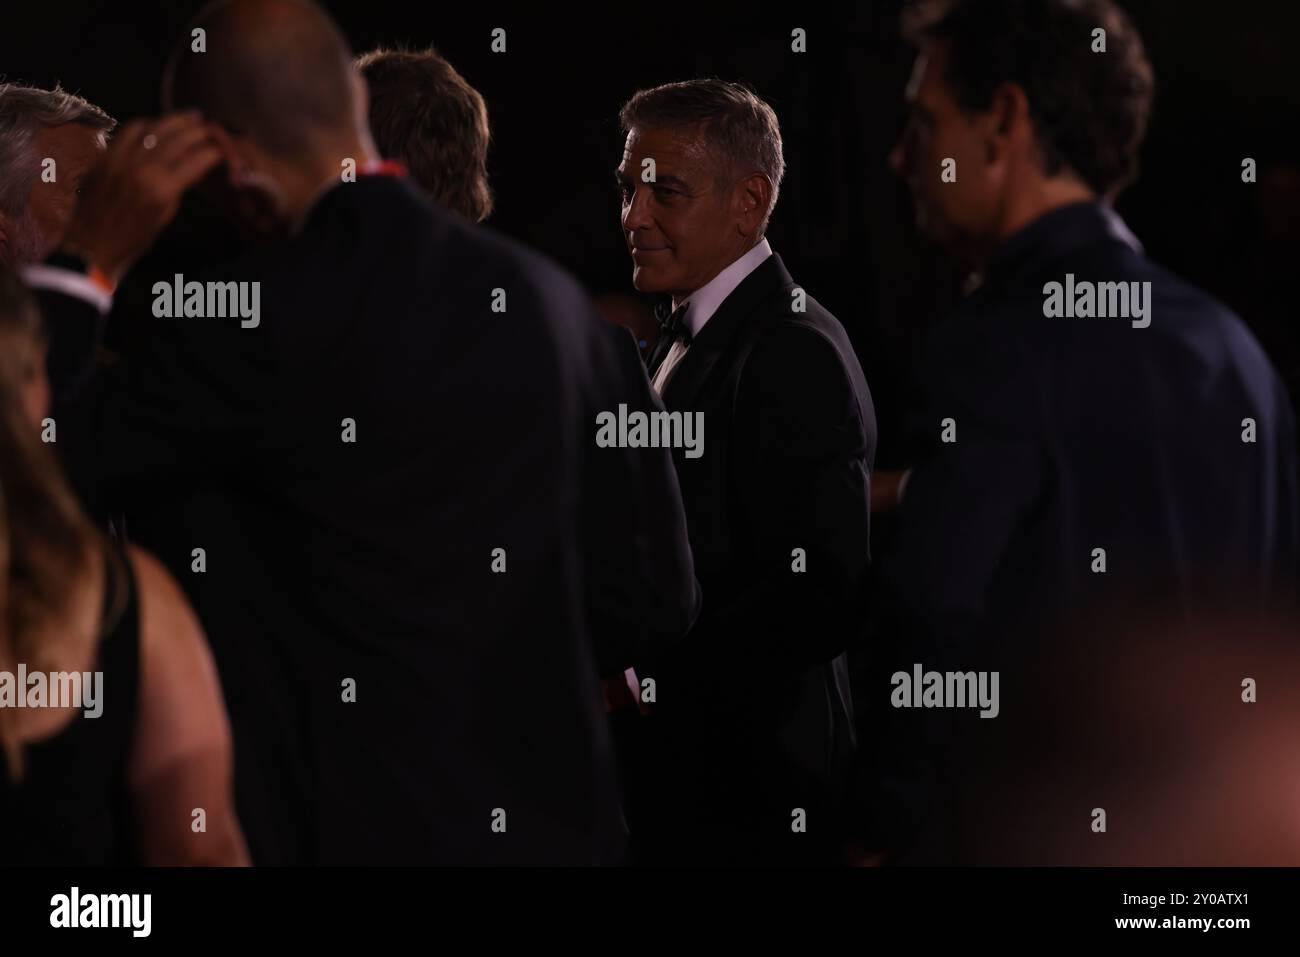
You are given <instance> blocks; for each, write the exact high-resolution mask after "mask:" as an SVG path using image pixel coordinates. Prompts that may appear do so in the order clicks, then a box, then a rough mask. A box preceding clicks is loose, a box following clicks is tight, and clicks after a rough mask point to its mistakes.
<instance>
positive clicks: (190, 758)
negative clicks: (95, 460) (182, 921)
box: [0, 266, 248, 865]
mask: <svg viewBox="0 0 1300 957" xmlns="http://www.w3.org/2000/svg"><path fill="white" fill-rule="evenodd" d="M40 326H41V323H40V318H39V315H38V313H37V311H36V305H35V302H34V301H33V299H32V297H31V295H30V294H29V293H28V292H27V290H26V289H24V288H23V287H22V285H21V284H20V283H19V282H18V279H17V277H16V276H15V275H14V274H13V273H12V272H10V271H9V270H8V269H6V268H4V267H3V266H0V745H3V750H4V758H5V761H4V763H3V764H0V865H14V864H24V865H54V864H63V865H102V864H119V865H120V864H131V863H143V864H166V865H194V864H225V865H231V864H244V863H247V861H248V852H247V850H246V849H245V848H244V842H243V838H242V836H241V834H240V831H239V825H238V823H237V822H236V820H235V816H234V801H233V797H234V795H233V793H232V788H231V753H230V728H229V725H228V724H227V721H226V713H225V708H224V707H223V705H222V701H221V689H220V687H219V685H218V683H217V672H216V669H215V668H214V667H213V663H212V656H211V654H210V653H209V651H208V648H207V645H206V644H205V643H204V640H203V633H202V631H200V629H199V626H198V622H197V621H195V618H194V613H193V612H192V611H191V610H190V608H189V606H188V605H187V604H186V602H185V599H184V598H183V597H182V595H181V592H180V589H179V588H177V587H176V583H175V582H174V581H173V580H172V578H171V576H169V575H168V574H167V573H166V572H165V571H164V570H163V569H162V567H161V566H160V565H159V564H158V563H157V562H156V561H155V560H154V559H152V558H150V557H149V556H148V555H146V554H144V553H143V552H141V551H139V550H138V549H134V548H132V549H128V550H125V551H124V550H122V549H121V548H119V547H118V546H116V545H114V544H112V543H110V542H109V541H108V540H107V539H105V538H104V537H102V536H101V535H100V534H99V532H97V531H96V529H95V528H94V526H93V525H91V524H90V522H89V521H87V519H86V518H85V517H84V516H83V515H82V513H81V511H80V509H79V508H78V507H77V504H76V500H75V499H74V498H73V495H72V492H71V491H70V490H69V488H68V486H67V484H66V482H65V481H64V479H63V476H62V475H61V474H60V471H59V467H58V463H57V462H56V460H55V458H54V455H53V451H52V449H51V448H50V446H49V445H48V444H47V443H45V442H43V441H42V439H41V435H42V432H45V433H46V434H47V435H48V432H49V429H50V428H51V425H50V423H51V421H52V420H50V419H47V418H46V414H47V406H48V402H49V394H50V389H49V384H48V382H47V381H46V377H45V355H44V352H45V346H44V342H43V340H42V338H41V332H40ZM195 808H202V809H203V820H202V824H203V827H202V828H195V826H194V825H195V823H196V821H197V818H196V817H195V816H194V809H195Z"/></svg>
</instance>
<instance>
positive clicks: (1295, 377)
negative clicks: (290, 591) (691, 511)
mask: <svg viewBox="0 0 1300 957" xmlns="http://www.w3.org/2000/svg"><path fill="white" fill-rule="evenodd" d="M201 5H202V4H201V2H199V0H109V2H87V0H79V2H78V0H63V2H59V3H55V4H49V5H47V6H45V7H44V8H36V9H31V8H30V7H29V8H24V9H20V8H17V7H11V8H10V9H8V10H6V13H5V21H6V22H5V23H4V26H3V30H2V32H0V77H3V78H4V79H7V80H11V81H15V82H24V83H29V84H33V85H37V86H50V85H52V84H54V83H55V82H56V81H57V82H61V83H62V84H63V86H64V87H65V88H67V89H70V90H73V91H76V92H79V93H81V94H82V95H84V96H85V97H87V98H88V99H90V100H92V101H93V102H95V103H97V104H99V105H100V106H102V107H104V108H105V109H106V110H108V111H109V112H110V113H112V114H113V115H114V116H115V117H117V118H118V119H119V120H125V119H129V118H131V117H133V116H137V115H141V114H152V113H155V112H156V111H157V109H158V77H159V75H160V73H161V69H162V64H163V62H164V60H165V58H166V54H167V50H168V48H169V46H170V44H171V42H172V41H173V39H174V38H175V37H176V36H177V35H178V34H179V33H180V32H181V30H182V28H183V27H184V25H185V22H186V21H187V20H188V19H189V17H190V16H191V15H192V14H193V13H194V12H195V11H196V10H197V9H198V8H199V7H200V6H201ZM325 6H326V7H327V8H328V9H330V10H331V11H332V12H333V13H334V14H335V16H336V17H337V18H338V20H339V21H340V23H341V24H342V26H343V29H344V31H345V32H346V33H347V35H348V37H349V39H350V40H351V42H352V44H353V47H354V48H355V49H356V50H357V51H358V52H361V51H364V50H368V49H370V48H372V47H374V46H376V45H380V44H383V45H404V46H412V47H422V46H427V45H430V44H432V45H433V46H435V47H437V49H438V50H439V51H440V52H442V53H443V55H445V56H446V57H447V58H448V59H449V60H450V61H451V62H452V63H453V64H454V65H455V66H456V67H457V69H459V70H460V72H461V73H463V74H464V75H465V77H466V78H467V79H468V80H469V81H470V82H471V83H472V84H474V85H475V86H476V87H477V88H478V89H479V90H480V91H481V92H482V94H483V96H484V98H485V99H486V101H487V104H488V109H489V112H490V116H491V120H492V129H493V138H494V141H493V147H492V152H491V155H490V160H489V169H490V172H491V176H492V182H493V187H494V190H495V192H496V197H497V211H496V213H495V214H494V215H493V216H492V218H491V219H490V220H489V225H490V226H492V227H493V228H495V229H498V230H501V231H503V232H505V233H508V234H510V235H512V236H514V237H516V238H519V239H521V240H523V241H524V242H527V243H528V244H530V245H532V246H534V247H536V248H538V249H540V250H542V251H544V252H545V253H547V254H548V255H550V256H551V257H553V258H555V259H556V260H558V261H559V262H560V263H562V264H563V265H564V266H566V267H567V268H568V269H570V270H571V271H573V272H575V273H576V274H577V275H578V276H579V277H580V278H581V279H582V280H583V282H584V283H585V284H586V285H587V287H588V288H589V289H590V290H591V292H592V293H593V294H600V293H609V292H622V293H630V292H632V288H631V282H630V268H629V262H628V259H627V254H626V251H625V249H624V247H623V241H622V237H621V234H620V231H619V225H618V203H617V201H616V198H615V194H614V189H613V169H614V167H615V166H616V165H617V164H618V161H619V158H620V155H621V142H622V138H621V135H620V133H619V130H618V125H617V119H616V117H617V113H618V108H619V106H620V104H621V103H622V102H623V101H624V100H625V99H627V97H628V96H630V95H631V94H632V93H633V92H634V91H635V90H636V89H638V88H640V87H644V86H650V85H654V84H657V83H661V82H665V81H668V80H676V79H684V78H689V77H692V76H708V75H713V76H720V77H723V78H726V79H732V80H741V81H745V82H748V83H750V84H751V85H752V86H753V87H754V88H755V89H756V90H757V91H758V93H759V94H760V95H762V96H763V97H764V98H766V99H767V100H768V101H769V102H770V103H771V104H772V106H773V107H774V108H775V110H776V112H777V115H778V117H779V118H780V121H781V126H782V132H783V136H784V142H785V156H786V163H787V167H788V170H787V174H786V180H785V182H784V184H783V186H782V190H781V197H780V202H779V205H778V207H777V210H776V213H775V215H774V217H773V220H772V225H771V229H770V231H769V237H770V238H771V240H772V244H773V247H774V248H775V249H776V250H777V251H778V252H780V253H781V255H782V257H783V258H784V259H785V261H786V263H787V265H788V266H789V267H790V270H791V272H792V274H793V275H794V277H795V279H796V280H797V281H798V282H800V283H801V284H802V285H803V286H805V287H806V288H807V289H808V290H809V291H810V292H811V294H812V295H814V296H815V297H817V299H819V300H820V301H821V302H822V303H823V304H824V305H826V306H827V307H828V308H830V309H831V310H832V311H833V312H834V313H835V314H836V315H837V316H838V317H839V318H840V320H841V321H842V322H843V323H844V325H845V326H846V328H847V329H848V330H849V333H850V335H851V336H852V337H853V340H854V343H855V345H856V347H857V349H858V352H859V356H860V358H861V360H862V365H863V368H864V369H865V370H866V373H867V378H868V381H869V382H870V384H871V388H872V391H873V393H874V395H875V398H876V403H877V412H878V414H879V417H880V426H881V447H880V452H879V456H878V464H879V465H881V466H884V467H889V466H895V465H899V464H901V461H900V460H901V458H902V457H903V450H902V449H900V448H899V446H898V445H897V442H896V439H895V436H897V435H898V431H899V430H898V428H897V424H898V422H899V420H900V418H901V415H902V413H903V411H904V407H905V405H906V403H907V401H908V388H909V386H908V370H909V367H910V359H911V356H912V355H913V352H914V349H915V347H916V344H917V341H918V337H919V336H920V335H921V333H923V331H924V329H925V327H926V326H927V324H928V323H929V322H930V321H931V319H932V318H933V317H934V316H935V315H936V314H937V313H938V311H939V310H941V309H942V308H943V307H944V306H945V304H946V303H947V302H949V301H950V299H951V297H952V296H953V295H954V293H955V289H956V279H957V277H955V276H953V275H951V273H950V271H949V270H948V268H947V267H946V266H945V265H944V263H943V261H942V260H941V258H940V257H938V256H937V255H936V254H935V251H934V250H931V249H927V248H925V247H924V246H922V245H921V244H920V243H919V242H918V241H917V240H916V239H915V238H914V236H913V235H912V231H911V228H910V227H911V219H912V213H911V207H910V203H909V201H908V198H907V195H906V191H905V190H904V188H903V187H902V185H901V184H900V183H898V182H897V181H895V180H894V179H893V177H892V176H891V175H890V174H889V172H888V170H887V169H886V166H885V156H886V154H887V152H888V150H889V148H890V146H891V145H892V144H893V141H894V139H895V137H896V136H897V134H898V132H899V130H900V128H901V123H902V111H901V108H900V99H901V92H902V88H903V85H904V83H905V82H906V78H907V74H908V70H909V68H910V63H911V54H910V52H909V51H908V50H907V49H906V47H905V46H904V45H903V43H902V42H901V41H900V39H899V37H898V29H897V23H898V12H899V9H900V8H901V6H902V0H868V2H863V3H858V4H856V5H854V6H853V7H851V8H844V7H841V6H840V5H835V6H831V5H829V4H809V3H800V4H793V5H789V6H787V7H784V9H782V8H777V7H775V6H767V5H763V4H729V5H711V6H708V7H705V6H704V5H702V4H679V5H670V4H649V5H642V4H631V3H625V4H611V5H600V6H588V5H581V6H579V5H561V4H552V5H547V6H546V7H544V8H543V7H542V5H540V4H536V3H532V4H502V3H494V2H476V3H469V4H462V5H456V4H450V3H443V4H432V3H422V4H419V5H415V4H411V3H409V2H408V3H401V2H389V0H367V2H327V3H325ZM1124 6H1125V7H1126V8H1127V9H1128V10H1129V11H1130V13H1131V14H1132V15H1133V17H1134V19H1135V21H1136V22H1137V24H1138V26H1139V28H1140V29H1141V31H1142V34H1143V36H1144V39H1145V41H1146V45H1147V50H1148V55H1149V56H1150V58H1151V60H1152V63H1153V65H1154V67H1155V71H1156V77H1157V83H1158V92H1157V100H1156V107H1155V113H1154V116H1153V120H1152V126H1151V131H1150V135H1149V138H1148V143H1147V148H1146V150H1145V152H1144V160H1143V175H1142V177H1141V179H1140V180H1139V181H1138V183H1137V184H1136V185H1135V186H1134V187H1132V188H1131V189H1130V190H1129V191H1128V192H1127V193H1126V194H1125V195H1124V196H1123V197H1122V198H1121V200H1120V202H1119V204H1118V208H1119V210H1120V212H1121V213H1122V214H1123V215H1124V216H1125V217H1126V218H1127V219H1128V221H1129V224H1130V226H1131V227H1132V228H1133V230H1134V231H1135V232H1136V233H1137V235H1138V236H1139V237H1140V238H1141V239H1142V240H1143V241H1144V242H1145V243H1146V246H1147V249H1148V252H1149V253H1150V254H1151V255H1152V256H1153V257H1154V258H1155V259H1157V260H1158V261H1160V262H1162V263H1164V264H1166V265H1168V266H1170V267H1171V268H1173V269H1174V270H1175V271H1177V272H1180V273H1182V274H1184V275H1185V276H1187V277H1189V278H1190V279H1192V280H1193V281H1194V282H1196V283H1197V284H1198V285H1201V286H1203V287H1205V288H1207V289H1209V290H1210V291H1211V292H1213V293H1215V294H1216V295H1218V296H1219V297H1220V298H1222V299H1224V300H1226V301H1227V302H1228V303H1229V304H1230V305H1232V306H1233V307H1234V308H1236V309H1237V310H1238V311H1239V312H1240V313H1241V314H1242V315H1243V316H1244V317H1245V318H1246V320H1247V321H1248V322H1249V323H1250V324H1251V325H1252V327H1253V328H1254V329H1255V330H1256V333H1257V335H1259V337H1260V339H1261V341H1263V343H1264V344H1265V347H1266V348H1267V349H1268V350H1269V352H1270V354H1271V355H1272V356H1273V359H1274V362H1275V364H1276V365H1278V367H1279V369H1280V370H1281V371H1282V372H1283V375H1284V376H1285V377H1286V378H1287V379H1288V381H1289V383H1290V384H1291V387H1292V390H1293V395H1294V394H1297V393H1296V390H1297V389H1298V388H1300V316H1298V315H1297V313H1298V312H1300V307H1298V306H1297V296H1296V295H1295V294H1294V293H1293V292H1292V291H1291V287H1290V283H1291V280H1292V277H1293V275H1294V274H1295V272H1296V270H1297V266H1298V265H1300V260H1298V258H1297V256H1300V241H1298V240H1297V235H1298V233H1300V156H1298V155H1297V140H1298V139H1300V61H1298V59H1297V56H1296V53H1295V44H1296V38H1297V36H1298V35H1300V5H1297V4H1295V3H1291V2H1286V0H1236V2H1233V3H1222V2H1213V0H1146V2H1141V0H1134V2H1129V3H1125V4H1124ZM494 27H504V28H505V29H506V31H507V52H506V53H504V54H494V53H492V52H491V50H490V43H491V31H492V29H493V28H494ZM795 27H802V28H804V29H805V30H806V31H807V35H808V41H807V42H808V52H807V53H803V54H796V53H793V52H791V50H790V32H791V30H792V29H793V28H795ZM1247 156H1250V157H1254V158H1255V159H1256V160H1257V161H1258V162H1259V179H1260V181H1259V183H1257V184H1255V185H1247V184H1243V183H1242V181H1241V161H1242V159H1243V158H1244V157H1247ZM1104 374H1105V372H1104V370H1099V372H1098V375H1099V376H1104Z"/></svg>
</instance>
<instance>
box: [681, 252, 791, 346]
mask: <svg viewBox="0 0 1300 957" xmlns="http://www.w3.org/2000/svg"><path fill="white" fill-rule="evenodd" d="M771 255H772V247H771V246H769V245H768V242H767V240H766V239H763V240H761V241H760V242H759V244H758V245H757V246H755V247H754V248H753V249H751V250H750V251H749V252H747V253H745V255H743V256H741V257H740V258H739V259H737V260H736V261H735V262H734V263H732V264H731V265H730V266H728V267H727V268H726V269H724V270H722V272H720V273H718V274H717V275H716V276H714V277H713V278H712V279H710V280H709V281H708V282H707V283H705V284H704V285H703V286H701V287H700V288H699V289H697V290H695V292H693V293H691V294H690V295H689V296H687V297H686V298H685V299H683V300H682V301H681V302H679V303H678V304H677V305H678V307H681V306H682V305H685V306H686V325H687V328H689V329H690V330H691V335H692V336H698V335H699V334H700V330H701V329H703V328H704V324H705V323H706V322H708V321H709V320H710V319H712V318H713V314H714V313H715V312H717V311H718V307H719V306H721V305H722V303H723V301H724V300H725V299H726V298H727V297H728V296H730V295H731V294H732V293H733V292H735V291H736V287H737V286H739V285H740V284H741V283H742V282H744V281H745V277H746V276H748V275H749V274H750V273H752V272H753V271H754V270H755V269H757V268H758V267H759V266H761V265H762V264H763V263H764V262H765V261H766V260H767V258H768V257H769V256H771Z"/></svg>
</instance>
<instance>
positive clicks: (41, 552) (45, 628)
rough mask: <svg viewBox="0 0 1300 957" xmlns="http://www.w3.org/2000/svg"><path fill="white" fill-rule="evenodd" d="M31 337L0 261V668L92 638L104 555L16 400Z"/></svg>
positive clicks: (49, 659)
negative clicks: (97, 584)
mask: <svg viewBox="0 0 1300 957" xmlns="http://www.w3.org/2000/svg"><path fill="white" fill-rule="evenodd" d="M41 340H42V327H41V317H40V313H39V311H38V310H37V307H36V303H35V301H34V300H33V298H32V296H31V293H29V292H28V290H27V289H26V287H25V286H23V284H22V283H21V282H20V281H19V279H18V277H17V276H15V275H14V274H13V272H11V271H9V270H7V269H5V268H4V267H2V266H0V671H8V672H10V673H11V674H12V673H14V672H16V670H17V666H18V664H19V662H23V663H26V664H27V666H28V670H29V671H37V670H40V671H46V670H48V671H60V670H66V663H67V661H68V660H69V658H70V657H71V655H73V654H75V653H76V651H77V649H79V648H84V643H85V641H86V639H87V638H88V637H89V638H90V639H91V640H94V638H95V637H97V633H98V630H99V627H100V622H99V620H98V618H99V615H98V610H99V605H98V601H97V599H99V597H100V594H101V590H100V589H99V588H98V587H93V586H94V585H95V584H96V583H97V582H98V577H99V574H100V568H101V567H103V558H102V557H101V556H104V555H106V554H107V550H106V549H105V548H104V547H103V546H104V541H103V538H102V536H101V535H100V533H99V532H98V531H97V530H96V529H95V527H94V526H93V525H92V524H91V523H90V521H89V520H88V519H87V518H86V516H85V515H84V514H83V512H82V510H81V508H80V506H79V504H78V502H77V499H76V497H75V496H74V495H73V492H72V490H71V488H70V487H69V485H68V483H67V481H66V480H65V479H64V477H63V473H62V470H61V469H60V466H59V462H58V460H57V459H56V458H55V456H54V453H53V450H52V449H51V448H50V447H49V446H48V445H47V444H46V443H45V442H43V441H42V439H41V435H40V433H39V431H38V430H37V429H35V428H33V426H32V423H31V421H30V420H29V418H28V414H27V411H26V409H25V406H24V402H23V391H24V388H25V387H26V386H27V385H28V383H29V382H30V381H31V377H32V376H35V375H41V376H43V375H44V374H45V372H44V369H43V368H41V367H40V365H39V364H40V362H41V361H42V350H41V349H40V343H41ZM105 587H107V586H105ZM87 603H90V607H91V608H93V609H94V610H93V612H91V613H90V614H86V613H85V608H86V606H87ZM88 629H89V630H90V631H92V632H94V633H93V634H89V635H88V634H87V630H88ZM60 663H63V664H64V665H65V667H63V668H61V667H59V665H60ZM18 691H19V693H20V694H22V693H25V691H26V689H23V688H20V689H18ZM19 714H20V712H11V711H10V709H9V708H4V707H0V744H2V745H3V747H4V751H5V757H6V759H7V762H8V769H9V776H10V778H11V779H14V780H17V779H18V778H20V777H21V776H22V773H23V760H22V747H21V736H20V734H19V729H18V715H19Z"/></svg>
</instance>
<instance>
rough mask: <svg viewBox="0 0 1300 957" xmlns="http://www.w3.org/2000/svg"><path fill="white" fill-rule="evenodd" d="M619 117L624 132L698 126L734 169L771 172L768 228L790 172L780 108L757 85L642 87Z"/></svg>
mask: <svg viewBox="0 0 1300 957" xmlns="http://www.w3.org/2000/svg"><path fill="white" fill-rule="evenodd" d="M618 119H619V123H620V124H622V127H623V131H624V132H625V133H626V132H630V131H631V129H632V128H633V127H636V126H640V127H646V128H649V129H665V128H667V129H673V128H681V127H697V128H699V129H700V130H701V131H702V133H703V135H704V138H705V140H706V141H707V142H708V143H709V145H710V146H711V147H712V148H713V149H714V150H716V151H717V153H718V154H719V155H720V156H722V157H723V158H724V159H725V160H726V161H727V162H728V163H729V164H730V166H731V168H732V169H733V170H738V171H744V172H746V173H748V172H753V171H757V172H759V173H762V174H763V175H764V176H766V177H767V178H768V180H769V181H770V182H771V184H772V201H771V203H770V204H769V205H768V207H767V209H766V210H765V211H764V213H763V222H762V223H761V224H760V226H759V230H758V234H759V235H760V236H762V235H763V233H764V232H766V230H767V221H768V219H770V218H771V216H772V210H773V209H774V208H775V207H776V197H777V194H778V193H779V192H780V190H781V178H782V177H783V176H784V175H785V156H784V155H783V154H782V152H781V126H780V124H779V123H777V120H776V113H775V112H773V110H772V107H770V106H768V104H767V103H766V102H764V101H763V99H762V98H760V97H759V96H758V95H757V94H756V93H754V91H753V90H751V89H749V88H748V87H745V86H742V85H741V84H739V83H730V82H728V81H726V80H714V79H703V80H684V81H682V82H679V83H665V84H663V85H662V86H656V87H652V88H651V89H648V90H640V91H638V92H637V93H636V94H635V95H634V96H633V97H632V99H630V100H628V101H627V103H625V104H624V105H623V109H622V110H620V111H619V114H618Z"/></svg>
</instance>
